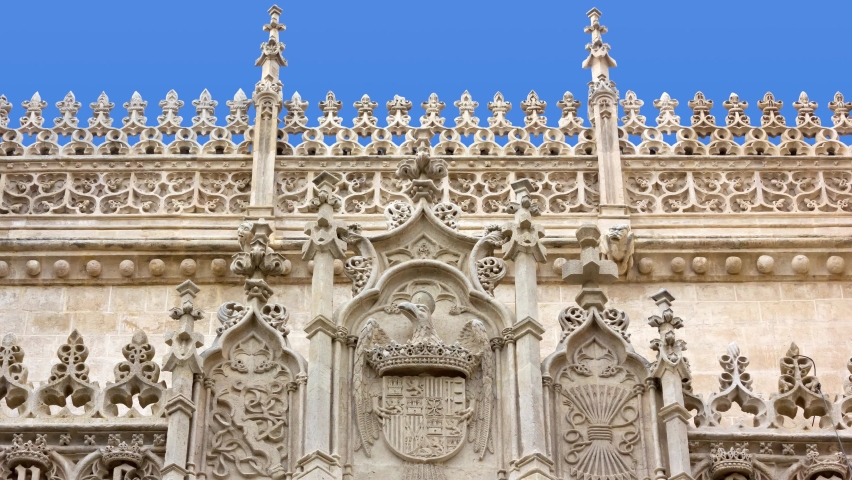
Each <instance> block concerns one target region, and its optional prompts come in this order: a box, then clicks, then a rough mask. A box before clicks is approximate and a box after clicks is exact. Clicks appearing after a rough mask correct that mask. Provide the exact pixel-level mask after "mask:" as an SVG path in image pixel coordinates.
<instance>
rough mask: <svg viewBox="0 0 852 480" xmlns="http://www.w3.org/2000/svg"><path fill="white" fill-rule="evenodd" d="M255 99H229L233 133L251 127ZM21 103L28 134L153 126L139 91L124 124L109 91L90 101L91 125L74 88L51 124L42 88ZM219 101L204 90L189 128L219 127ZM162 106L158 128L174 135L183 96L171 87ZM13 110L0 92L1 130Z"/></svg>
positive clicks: (99, 133) (202, 131)
mask: <svg viewBox="0 0 852 480" xmlns="http://www.w3.org/2000/svg"><path fill="white" fill-rule="evenodd" d="M251 103H252V102H251V100H249V99H248V98H246V94H245V93H244V92H243V91H242V89H240V90H238V91H237V93H236V94H235V95H234V99H233V100H228V101H227V102H225V104H226V105H227V106H228V108H229V109H230V114H229V115H228V116H227V118H226V121H227V124H226V125H225V126H224V128H225V129H226V130H227V131H228V132H229V133H231V134H234V135H239V134H242V133H244V132H245V131H246V130H248V128H249V117H248V109H249V107H250V106H251ZM21 105H22V106H23V107H24V109H25V110H26V112H25V114H24V116H22V117H21V118H20V128H18V129H17V130H18V131H19V132H20V133H23V134H28V135H35V134H37V133H39V132H41V131H43V130H48V129H50V130H52V131H53V132H55V133H56V134H58V135H71V134H72V133H74V132H75V131H77V130H88V132H90V133H91V134H92V135H94V136H96V137H103V136H106V135H107V134H108V133H109V132H110V131H113V130H120V131H121V132H123V133H124V134H126V135H138V134H140V133H141V132H142V131H143V130H145V129H146V128H148V127H149V125H147V121H148V119H147V118H146V117H145V109H146V108H147V107H148V102H147V101H145V100H143V99H142V96H141V95H139V92H134V93H133V95H132V96H131V98H130V101H129V102H125V103H124V108H125V109H126V110H127V116H126V117H124V118H122V119H121V125H120V126H118V125H117V124H116V122H115V119H114V118H112V117H111V114H112V110H113V108H114V107H115V103H113V102H111V101H110V99H109V97H108V96H107V94H106V93H101V94H100V96H98V99H97V100H96V101H95V102H93V103H91V104H90V105H89V106H90V107H91V109H92V117H91V118H89V119H88V126H81V125H80V119H79V118H77V113H78V112H79V111H80V108H81V106H82V105H81V103H80V102H78V101H77V99H76V97H75V96H74V92H68V94H67V95H65V98H64V99H62V101H59V102H56V108H57V109H58V110H59V114H60V115H61V116H60V117H57V118H56V119H55V120H54V121H53V122H54V124H53V127H51V128H48V127H45V125H44V121H45V119H44V117H43V116H42V112H43V111H44V109H45V108H47V102H46V101H44V100H42V99H41V95H40V94H39V93H38V92H36V93H35V94H34V95H33V96H32V98H31V99H29V100H26V101H24V102H22V103H21ZM217 105H219V102H217V101H216V100H213V98H212V97H211V96H210V92H208V91H207V90H206V89H205V90H204V91H203V92H201V95H200V96H199V97H198V99H196V100H193V101H192V106H193V107H195V113H196V115H195V116H194V117H193V118H192V124H191V126H190V127H189V128H190V129H192V131H193V132H195V133H196V134H198V135H208V134H210V132H212V131H213V130H214V129H216V128H217V125H216V120H217V119H216V114H215V109H216V106H217ZM159 106H160V108H161V109H162V114H161V115H160V116H158V117H157V122H158V123H157V125H156V129H157V130H158V131H160V132H161V133H163V134H165V135H174V134H175V133H176V132H177V131H178V130H180V129H181V128H183V127H182V125H181V124H182V123H183V118H182V117H181V116H180V114H179V112H180V109H181V108H182V107H183V106H184V102H183V100H180V99H179V98H178V94H177V92H175V91H174V90H171V91H169V93H167V94H166V98H165V100H162V101H161V102H160V103H159ZM11 111H12V104H11V103H10V102H9V101H8V100H7V99H6V97H5V96H4V95H0V133H3V132H4V131H6V130H10V129H11V128H12V127H11V119H10V118H9V114H10V112H11Z"/></svg>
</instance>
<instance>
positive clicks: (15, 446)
mask: <svg viewBox="0 0 852 480" xmlns="http://www.w3.org/2000/svg"><path fill="white" fill-rule="evenodd" d="M47 453H48V449H47V442H46V441H45V439H44V437H42V436H37V437H36V440H35V442H33V441H32V440H29V441H27V442H24V441H23V439H22V438H21V437H20V436H19V435H15V436H14V437H13V441H12V446H10V447H9V448H8V449H7V450H6V461H7V462H8V465H9V468H10V469H11V470H14V469H15V467H17V466H18V465H23V466H24V467H38V468H39V469H40V470H41V471H42V472H46V471H48V470H50V467H51V463H50V458H48V456H47Z"/></svg>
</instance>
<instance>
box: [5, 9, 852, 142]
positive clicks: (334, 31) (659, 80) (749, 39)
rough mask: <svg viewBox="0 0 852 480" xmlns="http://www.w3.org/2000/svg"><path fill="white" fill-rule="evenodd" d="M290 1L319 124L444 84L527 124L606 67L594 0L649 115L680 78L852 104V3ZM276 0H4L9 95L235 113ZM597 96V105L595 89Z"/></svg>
mask: <svg viewBox="0 0 852 480" xmlns="http://www.w3.org/2000/svg"><path fill="white" fill-rule="evenodd" d="M276 1H278V2H279V5H280V6H281V7H282V8H283V10H284V13H283V15H282V21H283V22H284V23H286V25H287V31H286V32H283V33H282V41H283V42H284V43H286V44H287V50H286V51H285V53H284V55H285V57H286V58H287V59H288V61H289V63H290V66H289V67H287V68H286V69H283V70H282V80H283V82H284V88H285V96H287V97H289V96H290V95H291V94H292V92H293V91H294V90H298V91H299V93H300V94H301V95H302V97H303V98H304V99H306V100H308V101H309V102H310V107H309V110H308V116H309V117H310V118H311V120H312V121H315V119H316V117H319V116H320V111H319V109H318V108H317V102H318V101H320V100H322V99H323V98H324V96H325V93H326V92H327V91H328V90H333V91H334V92H335V93H336V94H337V98H338V99H340V100H343V102H344V107H345V110H344V111H343V112H342V115H343V116H344V117H345V118H346V119H347V123H348V122H349V120H350V119H351V118H352V117H353V116H354V113H355V112H354V109H353V108H352V102H354V101H356V100H358V99H359V98H360V97H361V95H362V94H364V93H367V94H369V95H370V96H371V97H372V99H373V100H375V101H378V102H379V105H380V107H379V109H377V113H378V114H379V115H380V116H382V117H383V116H384V115H385V105H384V104H385V102H387V100H389V99H391V98H392V97H393V95H394V94H400V95H403V96H405V97H406V98H408V99H409V100H411V101H412V102H413V103H414V105H415V108H414V109H413V110H412V117H415V118H416V117H419V116H420V115H421V114H422V110H421V109H420V107H419V104H420V102H422V101H424V100H426V98H427V97H428V95H429V94H430V93H431V92H436V93H438V95H439V96H440V98H441V99H442V100H443V101H445V102H446V103H447V109H446V110H444V116H445V117H447V118H454V117H455V116H456V114H457V109H456V108H455V107H453V106H452V102H453V101H454V100H456V99H458V98H459V96H460V94H461V93H462V92H463V91H464V90H470V92H471V94H472V95H473V98H474V100H477V101H479V103H480V107H479V109H478V110H477V113H478V116H479V117H480V118H485V117H488V116H489V112H488V111H487V110H486V108H485V105H486V103H487V102H488V101H489V100H491V99H492V97H493V95H494V93H495V92H496V91H498V90H499V91H501V92H503V94H504V95H505V96H506V99H507V100H510V101H511V102H512V104H513V110H512V112H510V118H511V119H512V120H513V121H515V122H519V120H520V117H521V116H522V115H523V114H522V113H521V112H520V101H521V100H522V99H523V98H524V97H525V96H526V94H527V92H529V90H530V89H535V90H536V91H537V92H538V93H539V96H540V97H541V98H542V99H544V100H546V101H547V103H548V108H547V113H548V114H549V116H550V117H552V118H553V120H552V121H553V123H555V119H556V118H557V117H558V116H559V111H558V109H557V107H556V102H557V100H559V99H560V98H561V97H562V94H563V93H564V92H565V91H566V90H570V91H572V92H573V93H574V94H575V96H576V97H577V98H578V99H580V100H585V97H586V91H587V86H586V83H587V82H588V81H589V79H590V74H589V72H588V71H587V70H582V69H581V68H580V63H581V62H582V60H583V59H584V58H585V56H586V52H585V50H584V45H585V44H586V42H587V41H588V38H589V37H588V35H586V34H584V33H583V27H584V26H585V25H587V24H588V19H587V18H586V15H585V13H586V12H587V11H588V10H589V9H590V8H591V7H594V6H596V7H597V8H599V9H600V10H601V11H602V12H603V19H602V23H603V24H604V25H606V26H607V27H608V28H609V30H610V33H608V34H607V35H606V36H605V37H604V39H605V41H607V42H608V43H609V44H610V45H611V46H612V50H611V54H612V56H613V57H614V58H615V59H616V60H617V62H618V68H617V69H615V70H614V71H613V72H612V78H613V80H615V81H616V83H617V85H618V88H619V90H620V91H621V93H622V95H623V94H624V92H626V91H627V90H628V89H629V90H634V91H635V92H636V93H637V95H638V96H639V98H640V99H642V100H644V101H645V107H643V113H644V114H645V115H646V116H647V117H649V119H653V118H655V116H656V114H655V112H656V110H655V109H654V108H653V106H652V105H651V103H652V101H653V100H654V99H655V98H659V95H660V93H662V92H663V91H667V92H669V94H670V95H671V96H672V97H673V98H676V99H677V100H679V101H680V103H681V106H680V107H679V108H678V113H679V114H680V115H681V116H682V117H685V116H687V115H688V114H689V110H688V108H687V106H686V102H687V100H689V99H691V98H692V96H693V95H694V93H695V92H696V91H697V90H701V91H703V92H704V93H705V94H706V95H707V97H708V98H711V99H713V100H715V102H716V106H715V107H714V111H715V112H716V115H717V118H718V117H719V116H720V115H723V113H724V110H723V109H722V106H721V103H722V101H723V100H725V99H727V97H728V95H729V94H730V93H731V92H732V91H733V92H736V93H738V94H739V95H740V98H741V99H744V100H747V101H748V102H749V108H748V110H747V113H749V114H750V115H751V117H752V119H753V122H754V123H756V120H757V119H758V117H759V111H758V110H757V100H758V99H760V98H762V96H763V94H764V93H765V92H766V91H768V90H770V91H772V92H773V93H774V94H775V96H776V98H778V99H781V100H783V101H784V110H783V113H784V114H785V115H786V116H787V118H788V122H790V119H791V118H792V117H793V116H794V115H795V111H794V110H793V108H792V103H793V102H794V101H795V100H796V99H797V98H798V94H799V92H800V91H802V90H805V91H807V92H808V94H809V95H810V97H811V99H812V100H814V101H817V102H818V103H819V108H818V110H817V112H818V114H819V115H820V116H821V117H822V118H823V122H826V123H828V120H829V117H830V115H831V113H830V112H829V111H828V108H827V103H828V102H829V101H830V100H831V99H832V97H833V95H834V92H835V91H837V90H840V91H844V93H845V94H846V96H847V100H850V101H852V48H850V44H851V43H852V42H850V36H849V33H848V26H847V24H848V22H849V19H850V18H852V2H850V1H849V0H832V1H815V0H812V1H809V2H793V1H782V0H776V1H768V0H763V1H758V0H739V1H729V0H715V1H713V2H694V1H684V0H677V1H636V0H631V1H613V0H595V1H593V2H592V1H577V0H561V1H551V0H526V1H517V0H516V1H506V0H489V1H487V2H485V1H468V0H430V1H428V2H404V1H399V0H396V1H390V0H371V1H361V2H354V1H338V0H326V1H318V0H313V1H300V2H290V1H286V0H276ZM271 3H272V0H242V1H240V2H234V1H229V2H226V1H217V0H207V1H204V2H202V1H196V0H171V1H164V0H147V1H145V2H123V1H115V0H110V1H104V0H85V1H84V2H68V1H67V0H61V1H57V0H53V1H35V0H32V1H29V2H19V1H13V0H4V1H3V2H2V6H0V18H2V28H0V45H3V48H2V52H3V53H2V61H0V94H5V95H6V97H7V98H8V99H9V100H10V101H12V102H13V104H14V105H15V108H14V110H13V111H12V115H11V116H12V118H13V125H15V126H17V118H18V117H20V116H21V114H22V112H23V108H22V107H21V106H20V103H21V101H23V100H26V99H29V98H30V96H32V94H33V92H35V91H36V90H38V91H39V92H40V93H41V95H42V98H43V99H44V100H46V101H47V102H48V103H49V105H50V109H49V110H48V111H46V113H45V117H46V118H48V119H49V120H48V122H47V124H52V118H53V117H54V116H55V114H56V111H55V108H54V104H55V103H56V102H57V101H59V100H61V99H62V97H63V96H64V95H65V94H66V93H67V92H68V91H69V90H73V91H74V93H75V94H76V96H77V100H78V101H80V102H81V103H83V109H81V112H80V116H81V117H88V116H89V114H90V109H89V108H88V104H89V103H91V102H93V101H94V100H95V99H96V98H97V96H98V94H99V93H100V92H101V91H102V90H103V91H106V92H107V94H108V95H109V97H110V99H111V100H112V101H113V102H115V103H116V109H115V110H114V112H113V117H115V118H121V117H122V116H124V110H123V109H122V108H121V104H122V103H124V102H125V101H127V100H128V99H129V98H130V95H131V94H132V93H133V91H134V90H138V91H139V92H140V93H141V94H142V96H143V98H145V99H146V100H148V102H149V107H148V117H149V122H151V121H152V120H151V118H152V117H154V116H156V115H154V113H155V112H159V108H158V107H157V106H156V104H157V102H159V101H160V100H162V99H163V98H164V97H165V94H166V92H167V91H168V90H170V89H175V90H177V92H178V94H179V95H180V98H181V99H182V100H184V101H185V102H187V106H186V107H184V110H182V114H183V117H184V121H185V122H188V121H189V117H191V116H192V114H193V113H194V112H193V111H192V109H191V106H190V105H189V102H190V101H191V100H193V99H195V98H197V97H198V94H199V93H200V92H201V90H203V89H204V88H208V89H209V90H210V92H211V93H212V95H213V98H214V99H216V100H219V102H220V104H219V109H218V112H217V113H218V115H219V116H220V117H224V116H225V115H226V107H225V104H224V102H225V100H227V99H230V98H232V97H233V94H234V92H235V91H236V90H237V89H238V88H243V90H245V91H246V93H248V94H250V92H251V90H252V87H253V85H254V83H255V82H256V81H257V80H258V78H259V75H260V69H259V68H255V67H254V66H253V65H254V61H255V59H256V58H257V56H258V54H259V48H258V46H259V45H260V42H261V41H263V40H264V39H265V38H266V34H265V33H264V32H263V31H262V30H261V27H262V25H263V24H264V23H265V22H266V20H267V19H268V16H267V14H266V10H267V8H268V7H269V6H270V5H271ZM580 111H581V112H583V116H585V102H584V107H583V108H582V109H581V110H580ZM684 120H686V118H685V119H684ZM720 120H721V118H720ZM483 123H484V121H483Z"/></svg>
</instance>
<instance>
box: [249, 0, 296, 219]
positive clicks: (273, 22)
mask: <svg viewBox="0 0 852 480" xmlns="http://www.w3.org/2000/svg"><path fill="white" fill-rule="evenodd" d="M269 15H270V17H271V18H270V21H269V23H268V24H266V25H264V27H263V29H264V30H265V31H267V32H269V40H267V41H266V43H263V44H261V47H260V49H261V55H260V58H258V59H257V62H256V63H255V65H256V66H259V67H261V68H262V71H261V77H260V78H261V79H260V81H259V82H257V84H256V85H255V87H254V93H253V94H252V100H253V101H254V108H255V111H256V112H257V116H256V117H255V122H254V127H253V135H254V136H253V139H252V142H253V145H252V153H253V158H252V171H251V197H250V200H249V209H248V216H249V217H250V218H262V217H271V216H273V215H274V205H275V153H276V147H277V142H278V114H279V112H280V111H281V90H282V88H283V85H282V84H281V80H280V79H279V76H278V72H279V70H280V67H282V66H287V60H285V59H284V57H282V56H281V52H283V51H284V44H283V43H281V42H280V41H279V40H278V33H279V32H281V31H284V30H285V29H286V27H285V26H284V25H283V24H281V23H278V19H279V17H280V15H281V9H280V8H278V6H275V5H273V6H272V8H270V9H269Z"/></svg>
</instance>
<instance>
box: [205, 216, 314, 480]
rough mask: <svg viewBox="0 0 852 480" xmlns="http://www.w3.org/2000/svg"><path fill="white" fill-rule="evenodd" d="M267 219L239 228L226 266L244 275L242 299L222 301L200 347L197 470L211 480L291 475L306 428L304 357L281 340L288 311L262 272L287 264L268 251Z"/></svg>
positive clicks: (278, 271) (279, 270) (284, 338)
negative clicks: (209, 340) (209, 341)
mask: <svg viewBox="0 0 852 480" xmlns="http://www.w3.org/2000/svg"><path fill="white" fill-rule="evenodd" d="M270 233H271V228H270V226H269V225H268V224H266V223H265V222H263V221H261V222H256V223H247V224H244V225H243V226H241V228H240V231H239V234H240V243H241V245H242V246H243V252H242V253H238V254H236V255H235V256H234V261H233V263H232V265H231V269H232V270H233V271H234V273H237V274H241V275H245V276H246V277H248V278H247V280H246V285H245V290H246V297H247V302H246V304H245V305H243V304H238V303H236V302H227V303H225V304H223V305H222V306H221V307H220V308H219V311H218V312H217V316H218V317H219V320H220V321H221V322H222V326H221V327H220V328H219V329H218V333H219V336H218V337H217V338H216V341H215V343H214V345H213V346H212V347H211V348H210V349H208V350H206V351H205V352H204V361H203V374H204V382H203V387H204V389H203V391H204V393H203V394H202V395H201V399H202V400H201V405H200V406H201V407H202V408H201V410H202V412H201V414H200V415H199V417H198V418H199V420H198V421H197V423H196V425H197V428H198V430H199V433H198V435H199V437H200V438H201V442H202V445H203V454H202V456H201V462H202V467H201V470H202V471H204V472H205V473H206V474H207V476H208V477H207V478H210V479H236V478H272V479H283V478H285V477H287V476H288V475H292V472H293V471H294V469H295V466H294V465H295V461H296V460H297V459H298V455H299V453H300V451H299V450H298V445H299V440H298V439H299V438H300V437H301V428H303V426H304V420H303V419H302V417H301V416H300V415H301V412H302V406H303V405H304V395H305V388H304V387H305V383H306V382H305V381H306V378H307V377H306V373H307V368H306V363H305V360H304V359H303V358H302V357H301V356H300V355H299V354H298V353H296V352H294V351H293V350H292V349H291V348H290V343H289V341H288V340H287V334H288V333H289V328H288V327H287V320H288V317H289V314H288V313H287V309H286V308H285V307H284V306H283V305H279V304H270V303H267V302H268V300H269V297H270V295H271V293H272V290H271V289H270V288H269V285H268V284H267V283H266V276H267V275H282V274H284V273H286V270H287V268H288V266H287V265H288V262H287V260H285V259H284V258H283V257H282V256H281V255H279V254H277V253H274V252H272V250H271V249H269V246H268V243H269V234H270Z"/></svg>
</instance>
